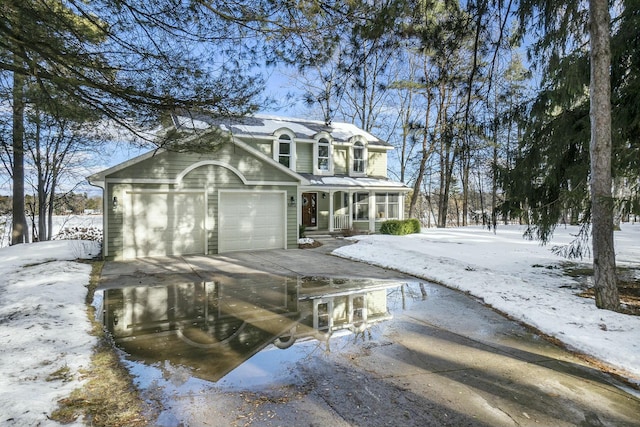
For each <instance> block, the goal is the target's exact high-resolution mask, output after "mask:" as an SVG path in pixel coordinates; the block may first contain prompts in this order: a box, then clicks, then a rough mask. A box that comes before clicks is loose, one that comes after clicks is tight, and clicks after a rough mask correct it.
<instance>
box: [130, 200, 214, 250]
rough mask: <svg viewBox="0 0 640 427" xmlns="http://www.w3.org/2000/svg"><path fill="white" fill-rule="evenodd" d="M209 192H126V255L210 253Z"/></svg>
mask: <svg viewBox="0 0 640 427" xmlns="http://www.w3.org/2000/svg"><path fill="white" fill-rule="evenodd" d="M205 195H206V194H205V192H203V191H129V192H126V194H125V200H124V203H125V208H124V212H125V215H124V227H123V245H124V248H123V256H124V258H128V259H131V258H142V257H153V256H167V255H188V254H203V253H206V233H205V218H206V197H205Z"/></svg>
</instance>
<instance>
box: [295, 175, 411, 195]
mask: <svg viewBox="0 0 640 427" xmlns="http://www.w3.org/2000/svg"><path fill="white" fill-rule="evenodd" d="M299 175H300V176H302V177H304V178H305V179H306V180H307V181H308V182H309V185H308V186H303V187H307V188H308V187H314V189H318V190H325V191H328V190H349V189H353V190H383V189H384V190H393V191H409V190H410V189H409V188H408V187H407V186H406V185H404V184H403V183H401V182H397V181H391V180H389V179H386V178H372V177H353V176H346V175H334V176H322V175H313V174H309V173H300V174H299Z"/></svg>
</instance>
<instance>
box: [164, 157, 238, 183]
mask: <svg viewBox="0 0 640 427" xmlns="http://www.w3.org/2000/svg"><path fill="white" fill-rule="evenodd" d="M210 165H213V166H221V167H223V168H227V169H229V170H230V171H231V172H233V173H234V174H236V175H237V176H238V178H240V180H241V181H242V183H243V184H244V185H249V184H250V183H249V181H248V180H247V179H246V178H245V176H244V175H243V174H242V172H240V171H239V170H238V169H236V168H234V167H233V166H231V165H230V164H228V163H224V162H221V161H218V160H202V161H200V162H197V163H194V164H192V165H190V166H189V167H187V168H185V169H184V170H183V171H182V172H180V173H179V174H178V176H176V184H180V182H182V179H183V178H184V177H185V176H186V175H187V174H188V173H189V172H191V171H192V170H194V169H197V168H199V167H200V166H210Z"/></svg>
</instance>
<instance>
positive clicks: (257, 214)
mask: <svg viewBox="0 0 640 427" xmlns="http://www.w3.org/2000/svg"><path fill="white" fill-rule="evenodd" d="M284 200H285V195H284V193H280V192H278V193H257V192H256V193H254V192H237V193H233V192H222V193H220V210H219V212H220V214H219V215H220V232H219V252H232V251H242V250H258V249H281V248H284V247H285V207H284Z"/></svg>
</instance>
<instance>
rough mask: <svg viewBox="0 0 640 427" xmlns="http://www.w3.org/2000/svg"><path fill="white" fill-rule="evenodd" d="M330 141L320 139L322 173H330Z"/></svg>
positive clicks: (319, 156)
mask: <svg viewBox="0 0 640 427" xmlns="http://www.w3.org/2000/svg"><path fill="white" fill-rule="evenodd" d="M329 166H330V163H329V140H327V139H326V138H320V140H319V141H318V164H317V167H318V170H319V171H320V172H329Z"/></svg>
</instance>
